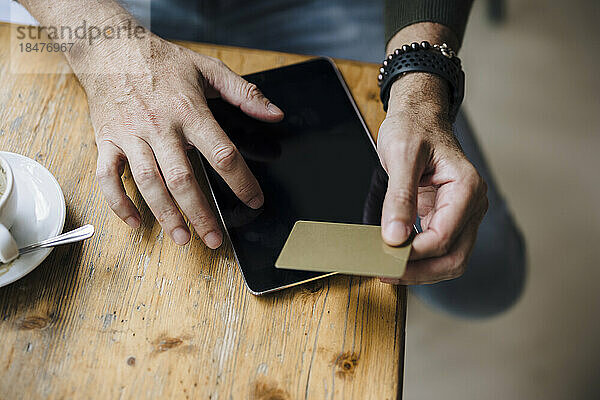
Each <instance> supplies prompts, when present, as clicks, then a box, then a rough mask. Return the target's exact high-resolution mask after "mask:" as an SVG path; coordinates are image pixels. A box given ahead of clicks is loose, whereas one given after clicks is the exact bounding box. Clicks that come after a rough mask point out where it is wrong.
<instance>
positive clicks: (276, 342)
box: [0, 24, 406, 399]
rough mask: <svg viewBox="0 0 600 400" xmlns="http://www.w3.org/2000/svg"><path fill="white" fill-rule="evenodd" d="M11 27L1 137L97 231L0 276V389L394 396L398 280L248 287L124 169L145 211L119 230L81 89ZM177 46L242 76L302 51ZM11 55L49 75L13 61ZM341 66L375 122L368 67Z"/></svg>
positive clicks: (64, 68) (62, 66) (6, 30)
mask: <svg viewBox="0 0 600 400" xmlns="http://www.w3.org/2000/svg"><path fill="white" fill-rule="evenodd" d="M10 34H11V33H10V27H9V26H8V25H2V24H0V149H2V150H5V151H12V152H17V153H21V154H24V155H26V156H28V157H31V158H33V159H35V160H37V161H38V162H40V163H41V164H42V165H44V166H46V167H47V168H48V169H49V170H50V171H51V172H52V173H53V174H54V175H55V176H56V178H57V179H58V181H59V183H60V184H61V186H62V188H63V191H64V194H65V199H66V203H67V221H66V226H65V229H71V228H74V227H77V226H79V225H81V224H84V223H92V224H94V225H95V226H96V229H97V234H96V236H95V237H94V238H93V239H92V240H89V241H87V242H85V243H83V244H79V245H72V246H69V247H63V248H57V249H55V250H54V251H53V253H52V254H51V255H50V257H49V258H48V259H47V260H46V261H45V262H44V263H43V264H42V265H40V266H39V267H38V268H37V269H36V270H35V271H33V272H32V273H30V274H29V275H28V276H26V277H24V278H23V279H21V280H19V281H17V282H15V283H13V284H11V285H9V286H7V287H4V288H0V337H1V343H2V344H1V345H0V346H1V347H0V348H1V353H0V398H2V399H17V398H21V399H35V398H52V399H59V398H93V399H116V398H157V399H158V398H161V399H165V398H166V399H169V398H191V399H208V398H212V399H230V398H231V399H247V398H250V399H305V398H309V399H331V398H336V399H394V398H399V397H401V392H402V374H403V357H404V327H405V312H406V293H405V290H404V289H403V288H396V287H393V286H389V285H385V284H381V283H380V282H379V281H378V280H376V279H366V278H357V277H350V276H334V277H330V278H328V279H324V280H320V281H316V282H314V283H312V284H307V285H303V286H300V287H297V288H292V289H289V290H286V291H283V292H279V293H275V294H273V295H269V296H265V297H255V296H253V295H252V294H250V293H249V292H248V290H246V288H245V286H244V283H243V280H242V275H241V274H240V271H239V269H238V266H237V264H236V261H235V259H234V257H233V254H232V250H231V245H230V243H228V242H226V243H225V244H224V245H223V246H222V247H221V248H220V249H219V250H217V251H211V250H209V249H207V248H206V247H205V246H204V245H203V244H202V242H201V241H200V240H199V238H198V237H194V238H193V239H192V241H191V243H190V244H188V245H187V246H184V247H177V246H175V245H174V244H173V243H171V241H170V240H169V239H168V238H165V237H164V236H163V233H162V231H161V228H160V226H159V225H158V223H156V222H155V220H154V218H153V217H152V215H151V213H150V212H149V210H148V208H147V207H146V206H144V205H143V203H142V200H141V196H140V195H139V193H138V192H137V190H136V189H135V186H134V185H133V181H132V179H131V175H130V173H129V172H126V175H125V180H126V188H127V190H128V192H129V193H131V194H132V196H133V198H134V201H135V202H136V204H138V205H140V206H141V207H142V211H143V213H142V215H143V227H142V228H141V229H139V230H137V231H134V230H131V229H129V228H128V227H127V226H126V225H125V224H124V223H122V222H121V221H120V220H119V219H118V218H117V217H116V216H115V215H113V214H112V212H111V211H110V209H109V208H108V206H107V205H106V204H105V202H104V200H103V198H102V196H101V194H100V191H99V189H98V186H97V184H96V182H95V177H94V171H95V162H96V147H95V144H94V135H93V130H92V126H91V123H90V121H89V116H88V108H87V104H86V97H85V94H84V92H83V90H82V89H81V87H80V86H79V84H78V82H77V80H76V78H75V76H74V75H72V74H71V73H70V68H69V66H68V65H67V64H66V62H65V60H64V59H63V57H62V56H55V55H44V56H41V55H37V56H36V57H37V58H36V60H38V61H37V63H38V64H36V65H33V64H32V63H28V62H25V61H23V60H20V59H18V58H15V57H14V56H11V47H10V46H11V40H10ZM184 45H185V46H187V47H190V48H192V49H194V50H196V51H199V52H201V53H204V54H208V55H211V56H215V57H218V58H220V59H222V60H223V61H224V62H225V63H227V64H228V65H229V66H230V67H231V68H232V69H233V70H234V71H236V72H238V73H240V74H246V73H250V72H255V71H259V70H262V69H267V68H272V67H276V66H281V65H285V64H290V63H294V62H298V61H301V60H304V59H306V58H307V57H305V56H300V55H291V54H282V53H275V52H266V51H257V50H247V49H237V48H236V49H233V48H228V47H220V46H213V45H203V44H196V43H185V44H184ZM13 50H14V49H13ZM10 62H12V68H17V70H19V71H23V72H27V71H32V69H33V68H35V67H39V66H40V65H43V67H44V69H45V70H47V71H50V72H53V73H49V74H33V73H30V74H23V73H19V74H15V73H11V66H10V65H9V63H10ZM40 63H42V64H40ZM337 64H338V66H339V67H340V69H341V71H342V73H343V75H344V78H345V79H346V82H347V83H348V85H349V87H350V89H351V90H352V93H353V95H354V98H355V99H356V101H357V103H358V106H359V108H360V110H361V112H362V114H363V115H364V117H365V119H366V121H367V124H368V126H369V129H370V130H371V132H377V130H378V127H379V124H380V122H381V121H382V119H383V117H384V114H383V112H382V110H381V104H380V103H379V100H378V90H377V85H376V81H375V77H376V76H377V66H376V65H373V64H364V63H358V62H350V61H342V60H340V61H337Z"/></svg>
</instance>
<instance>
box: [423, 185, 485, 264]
mask: <svg viewBox="0 0 600 400" xmlns="http://www.w3.org/2000/svg"><path fill="white" fill-rule="evenodd" d="M478 179H480V178H477V177H472V176H469V175H467V176H465V177H463V178H462V179H460V180H457V181H451V182H448V183H445V184H443V185H441V186H440V187H439V189H438V191H437V195H436V199H435V206H434V209H433V210H432V211H431V212H432V214H431V217H428V218H427V219H428V223H427V229H425V230H424V231H423V232H422V233H420V234H418V235H417V236H416V237H415V240H414V241H413V243H412V245H413V249H412V252H411V259H412V260H419V259H425V258H431V257H439V256H442V255H444V254H446V253H448V251H449V249H450V248H451V246H452V245H453V243H454V242H455V241H456V240H457V237H458V235H459V234H460V232H462V230H463V229H464V227H465V224H466V223H467V222H468V221H469V220H470V218H471V217H472V216H473V215H475V214H477V213H480V212H481V211H480V210H481V209H482V208H483V204H484V203H486V204H487V198H486V197H485V192H484V190H482V188H481V187H480V182H479V181H478Z"/></svg>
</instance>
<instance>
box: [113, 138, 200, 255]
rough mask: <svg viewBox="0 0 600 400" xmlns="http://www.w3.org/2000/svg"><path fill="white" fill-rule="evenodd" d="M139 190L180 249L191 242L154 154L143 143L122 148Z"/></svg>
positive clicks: (139, 142) (136, 142)
mask: <svg viewBox="0 0 600 400" xmlns="http://www.w3.org/2000/svg"><path fill="white" fill-rule="evenodd" d="M123 150H124V151H125V155H126V156H127V159H128V160H129V166H130V168H131V173H132V174H133V179H134V180H135V183H136V184H137V187H138V189H139V191H140V193H141V194H142V196H143V197H144V200H146V204H148V207H150V210H151V211H152V213H153V214H154V216H156V219H157V220H158V222H159V223H160V225H161V226H162V228H163V230H164V231H165V232H166V233H167V234H168V235H169V236H170V237H171V238H172V239H173V241H174V242H175V243H177V244H178V245H184V244H186V243H187V242H189V240H190V237H191V236H190V232H189V230H188V229H187V226H186V224H185V222H184V220H183V217H182V215H181V213H180V212H179V210H178V209H177V207H176V206H175V203H173V199H172V198H171V196H170V195H169V192H167V188H166V187H165V183H164V181H163V178H162V176H161V175H160V172H159V170H158V166H157V165H156V160H155V158H154V153H153V152H152V149H151V148H150V146H149V145H148V144H147V143H146V142H144V141H143V140H136V141H135V142H131V143H128V144H127V146H126V147H124V148H123Z"/></svg>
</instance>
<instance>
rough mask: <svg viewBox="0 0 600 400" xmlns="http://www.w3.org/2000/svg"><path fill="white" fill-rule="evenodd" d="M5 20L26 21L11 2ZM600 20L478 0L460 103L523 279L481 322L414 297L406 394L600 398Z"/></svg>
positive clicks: (573, 3)
mask: <svg viewBox="0 0 600 400" xmlns="http://www.w3.org/2000/svg"><path fill="white" fill-rule="evenodd" d="M9 4H10V2H9V1H8V0H0V20H3V19H4V20H8V15H9V12H8V9H9ZM490 4H496V5H498V4H503V6H502V7H500V8H491V9H490ZM499 14H503V19H502V20H501V21H497V22H494V20H493V19H491V18H490V16H491V15H492V16H493V15H499ZM12 17H13V21H18V22H23V23H27V22H28V21H31V20H30V19H29V18H30V17H29V16H28V15H27V13H26V12H23V11H20V10H19V8H18V6H15V5H14V3H13V10H12ZM599 25H600V2H598V1H596V0H570V1H558V0H552V1H551V0H546V1H544V0H509V1H506V0H505V1H503V2H493V1H491V2H490V1H488V0H476V1H475V5H474V8H473V11H472V13H471V18H470V22H469V25H468V27H467V33H466V36H465V41H464V45H463V49H462V51H461V57H462V59H463V64H464V66H465V69H466V72H467V96H466V101H465V107H466V109H467V111H468V114H469V116H470V120H471V122H472V125H473V127H474V130H475V132H476V134H477V136H478V138H479V140H480V143H481V145H482V147H483V150H484V153H485V155H486V156H487V158H488V162H489V164H490V165H491V167H492V170H493V172H494V174H495V178H496V180H497V181H498V184H499V186H500V188H501V190H502V192H503V194H504V195H505V197H506V198H507V200H508V203H509V205H510V206H511V208H512V211H513V212H514V214H515V216H516V218H517V220H518V221H519V225H520V227H521V229H522V230H523V233H524V235H525V237H526V241H527V246H528V247H527V251H528V260H529V265H528V278H527V283H526V289H525V292H524V295H523V297H522V298H521V299H520V301H519V302H518V303H517V304H516V305H515V306H514V307H513V308H512V309H511V310H509V311H507V312H505V313H504V314H502V315H500V316H497V317H494V318H491V319H485V320H475V321H473V320H461V319H457V318H455V317H450V316H448V315H446V314H442V313H439V312H437V311H435V310H432V309H430V308H429V307H427V306H425V305H424V304H422V303H420V302H419V300H418V299H416V298H415V297H412V296H411V297H410V298H409V310H408V323H407V338H406V362H405V381H404V394H405V398H406V399H434V398H444V399H447V400H452V399H461V400H466V399H481V398H486V399H496V398H498V399H540V398H544V399H567V398H568V399H597V398H600V322H599V318H600V295H599V294H598V289H597V287H598V285H599V283H600V245H599V244H598V242H599V241H600V179H599V178H598V171H600V161H599V159H600V157H599V156H598V154H597V152H598V151H600V78H599V77H598V67H599V66H600V43H599V42H600V28H599ZM499 245H502V244H501V243H500V244H499Z"/></svg>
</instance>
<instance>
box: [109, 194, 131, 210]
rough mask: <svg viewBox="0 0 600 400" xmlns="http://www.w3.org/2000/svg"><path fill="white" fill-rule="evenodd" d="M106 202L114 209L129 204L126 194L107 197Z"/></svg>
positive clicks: (119, 208)
mask: <svg viewBox="0 0 600 400" xmlns="http://www.w3.org/2000/svg"><path fill="white" fill-rule="evenodd" d="M106 203H107V204H108V206H109V207H110V208H111V209H112V210H115V211H116V210H121V209H123V208H124V207H125V206H126V205H127V200H126V199H125V196H117V197H107V198H106Z"/></svg>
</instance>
